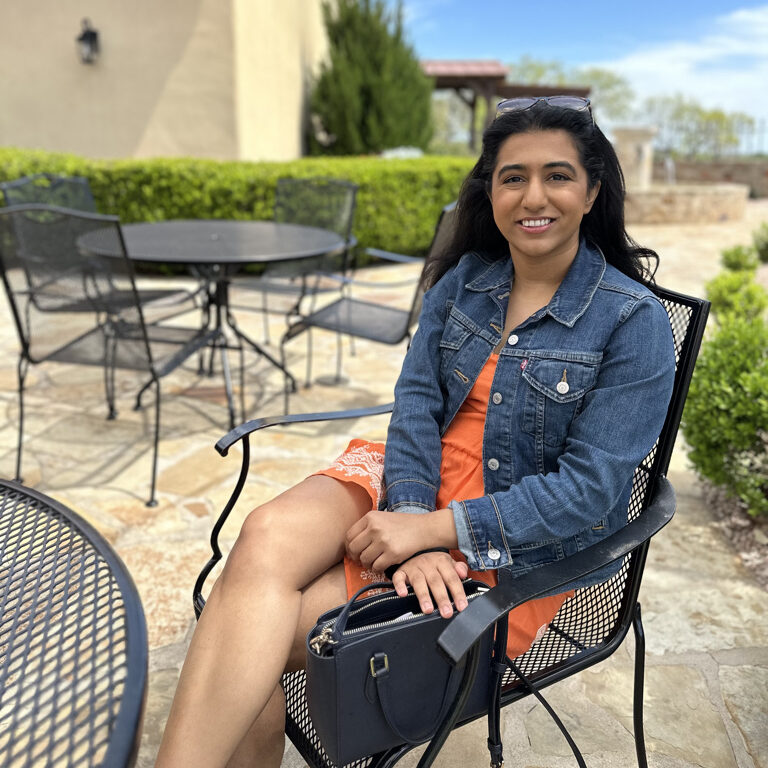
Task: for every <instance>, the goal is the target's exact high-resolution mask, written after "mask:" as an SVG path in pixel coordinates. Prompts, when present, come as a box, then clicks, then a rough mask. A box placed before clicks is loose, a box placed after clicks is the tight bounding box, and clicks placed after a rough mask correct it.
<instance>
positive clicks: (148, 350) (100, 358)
mask: <svg viewBox="0 0 768 768" xmlns="http://www.w3.org/2000/svg"><path fill="white" fill-rule="evenodd" d="M0 224H2V225H3V226H2V230H3V232H4V233H11V234H12V236H13V239H12V243H13V253H12V257H11V258H8V240H0V268H2V279H3V284H4V286H5V290H6V293H7V295H8V301H9V303H10V310H11V313H12V315H13V319H14V321H15V323H16V329H17V331H18V334H19V341H20V344H21V349H20V352H19V362H18V392H19V434H18V443H17V454H16V478H17V479H19V478H20V477H21V457H22V443H23V431H24V385H25V378H26V375H27V371H28V369H29V366H30V365H37V364H39V363H43V362H60V363H75V364H80V365H97V366H101V367H103V369H104V384H105V390H106V397H107V405H108V409H109V416H108V418H113V417H114V415H115V414H116V411H115V369H116V368H121V369H131V370H136V371H143V372H146V373H147V374H148V375H149V380H150V383H151V385H153V387H154V390H155V414H154V436H153V458H152V475H151V490H150V496H149V501H148V504H150V505H154V504H155V503H156V501H155V482H156V475H157V451H158V441H159V429H160V399H161V397H160V379H161V378H163V377H164V376H166V375H167V374H169V373H170V372H171V371H173V370H174V369H176V368H177V367H178V366H179V365H181V363H183V362H184V360H186V359H187V358H188V357H189V356H190V355H192V354H194V353H195V352H197V351H198V350H200V349H202V348H203V347H205V346H206V345H207V344H208V343H209V342H210V341H211V340H212V339H213V336H214V333H215V332H214V331H213V330H208V329H207V328H195V329H189V328H181V327H175V326H167V325H160V324H154V325H148V324H147V323H145V321H144V308H143V306H142V303H141V302H140V300H139V294H138V291H137V290H136V284H135V281H134V275H133V265H132V263H131V260H130V259H129V257H128V255H127V253H126V250H125V242H124V240H123V235H122V231H121V229H120V222H119V220H118V219H117V218H116V217H114V216H101V215H99V214H92V213H84V212H81V211H73V210H69V209H65V208H56V207H54V206H46V205H39V204H34V205H24V206H14V207H11V208H3V209H0ZM92 233H93V234H95V236H97V237H98V239H99V243H100V244H102V245H103V246H104V247H103V251H104V253H113V254H117V256H116V257H115V256H99V255H97V254H94V253H93V252H92V251H90V250H89V251H88V253H87V254H86V253H84V252H83V251H82V249H81V246H80V243H81V241H82V239H83V238H84V237H86V236H87V235H89V234H92ZM20 273H22V274H20ZM129 297H132V301H131V302H129V301H128V300H127V299H128V298H129Z"/></svg>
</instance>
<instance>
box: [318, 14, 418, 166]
mask: <svg viewBox="0 0 768 768" xmlns="http://www.w3.org/2000/svg"><path fill="white" fill-rule="evenodd" d="M323 17H324V21H325V27H326V31H327V33H328V42H329V55H328V59H327V61H326V62H324V63H323V64H322V66H321V70H320V75H319V78H318V79H317V82H316V83H315V86H314V89H313V92H312V96H311V99H310V111H311V113H312V130H311V131H310V137H309V144H310V151H311V152H312V153H313V154H324V153H326V154H334V155H357V154H370V153H376V152H380V151H382V150H384V149H389V148H392V147H398V146H415V147H421V148H422V149H424V148H426V146H427V144H428V143H429V139H430V137H431V134H432V128H431V120H430V100H431V94H432V85H431V83H430V81H429V79H428V78H427V77H425V76H424V74H423V73H422V71H421V67H420V66H419V62H418V59H417V58H416V55H415V54H414V52H413V49H412V48H411V47H410V46H409V45H408V43H407V42H406V40H405V37H404V33H403V22H402V5H401V4H400V3H398V5H397V7H396V8H395V9H394V10H393V11H390V10H389V9H388V7H387V4H386V3H385V2H384V0H337V1H336V2H334V3H330V2H326V3H324V5H323Z"/></svg>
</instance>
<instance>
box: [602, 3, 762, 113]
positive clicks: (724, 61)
mask: <svg viewBox="0 0 768 768" xmlns="http://www.w3.org/2000/svg"><path fill="white" fill-rule="evenodd" d="M594 65H595V66H600V67H605V68H606V69H612V70H614V71H615V72H617V73H619V74H621V75H623V76H624V77H626V78H627V79H628V80H629V82H630V83H631V84H632V87H633V88H634V89H635V91H636V93H637V96H638V98H639V100H642V99H644V98H645V97H647V96H659V95H666V94H674V93H682V94H684V95H686V96H689V97H691V98H694V99H696V101H698V102H700V103H701V104H702V105H704V106H706V107H709V108H721V109H725V110H727V111H729V112H732V111H739V112H746V113H747V114H751V115H753V116H754V117H761V118H768V99H766V97H765V94H766V91H768V88H767V87H766V86H767V85H768V5H765V6H761V7H759V8H750V9H742V10H737V11H734V12H732V13H729V14H727V15H725V16H720V17H718V18H717V19H716V20H715V22H714V24H713V28H712V29H711V30H710V31H708V32H706V33H704V34H702V35H701V36H700V38H699V39H697V40H687V41H675V42H670V43H666V44H659V45H655V46H647V47H644V48H641V49H638V50H637V51H634V52H632V53H629V54H628V55H626V56H624V57H622V58H620V59H615V60H612V61H600V62H594Z"/></svg>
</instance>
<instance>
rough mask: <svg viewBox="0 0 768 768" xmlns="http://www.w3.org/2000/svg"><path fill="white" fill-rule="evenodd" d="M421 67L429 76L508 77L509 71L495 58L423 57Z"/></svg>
mask: <svg viewBox="0 0 768 768" xmlns="http://www.w3.org/2000/svg"><path fill="white" fill-rule="evenodd" d="M421 68H422V70H423V71H424V74H425V75H429V77H506V76H507V73H508V71H509V69H508V67H505V66H504V65H503V64H502V63H501V62H500V61H496V60H494V59H476V60H472V59H469V60H467V59H461V60H454V59H423V60H422V61H421Z"/></svg>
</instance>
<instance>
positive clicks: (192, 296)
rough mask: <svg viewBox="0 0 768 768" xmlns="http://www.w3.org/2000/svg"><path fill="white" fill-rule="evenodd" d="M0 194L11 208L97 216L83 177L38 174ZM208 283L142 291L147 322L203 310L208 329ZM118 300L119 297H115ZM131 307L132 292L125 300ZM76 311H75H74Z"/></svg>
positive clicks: (2, 188)
mask: <svg viewBox="0 0 768 768" xmlns="http://www.w3.org/2000/svg"><path fill="white" fill-rule="evenodd" d="M0 192H2V193H3V196H4V197H5V203H6V205H8V206H13V205H28V204H32V203H41V204H43V205H53V206H57V207H59V208H69V209H71V210H76V211H85V212H87V213H98V211H97V210H96V203H95V201H94V198H93V192H92V191H91V186H90V184H89V183H88V179H86V178H84V177H83V176H57V175H55V174H52V173H38V174H35V175H34V176H24V177H22V178H20V179H14V180H13V181H6V182H2V183H0ZM205 286H206V283H205V282H204V281H202V280H199V281H198V285H197V286H196V287H194V288H192V289H181V288H143V287H142V288H140V289H139V300H140V301H141V302H142V304H143V305H144V308H145V316H146V319H147V321H148V322H160V321H162V320H167V319H168V318H170V317H176V316H177V315H181V314H184V313H186V312H189V311H192V310H199V309H201V308H202V309H203V311H204V315H203V325H207V314H205V312H206V307H205V306H204V303H203V301H202V298H203V296H204V295H205ZM114 299H115V300H118V297H117V296H115V297H114ZM124 301H125V302H126V303H127V304H129V305H130V304H131V303H132V301H133V297H132V296H131V295H130V292H129V293H128V294H127V295H126V296H125V297H124ZM74 309H75V308H74V307H73V311H74Z"/></svg>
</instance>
